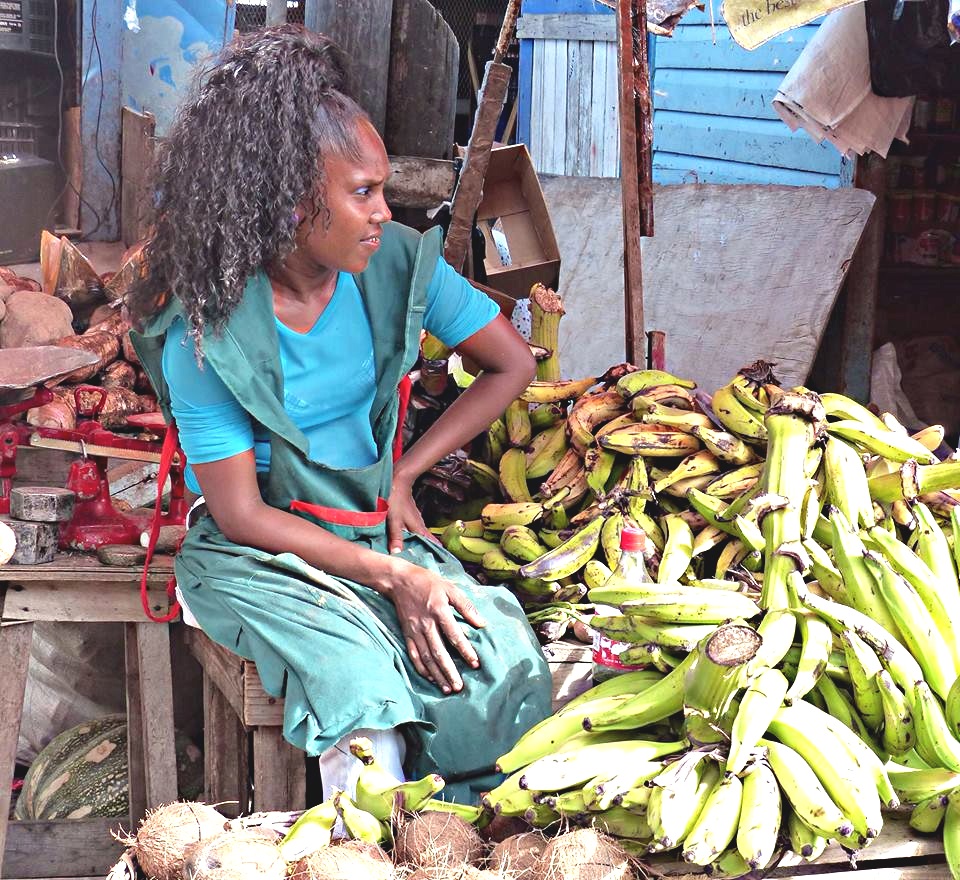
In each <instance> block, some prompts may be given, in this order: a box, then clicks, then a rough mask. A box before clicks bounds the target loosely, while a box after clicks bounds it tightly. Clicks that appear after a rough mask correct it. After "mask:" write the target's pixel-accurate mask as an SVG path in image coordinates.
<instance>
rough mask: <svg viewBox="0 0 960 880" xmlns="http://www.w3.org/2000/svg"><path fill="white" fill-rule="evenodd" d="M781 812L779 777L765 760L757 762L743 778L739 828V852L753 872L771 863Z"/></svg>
mask: <svg viewBox="0 0 960 880" xmlns="http://www.w3.org/2000/svg"><path fill="white" fill-rule="evenodd" d="M728 763H729V762H728ZM782 810H783V805H782V799H781V795H780V786H779V784H778V783H777V777H776V776H775V775H774V773H773V770H772V769H771V768H770V765H769V764H768V763H767V762H766V761H765V760H759V761H754V762H753V763H752V764H751V765H750V766H749V767H747V768H746V770H745V772H744V774H743V804H742V807H741V811H740V824H739V827H738V828H737V851H738V852H739V853H740V855H741V856H743V858H744V861H746V863H747V865H748V867H749V868H750V870H753V871H758V870H762V869H763V868H765V867H766V866H767V865H768V864H770V862H771V861H772V859H773V856H774V854H775V853H776V851H777V837H778V835H779V833H780V820H781V817H782Z"/></svg>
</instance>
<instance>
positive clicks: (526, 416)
mask: <svg viewBox="0 0 960 880" xmlns="http://www.w3.org/2000/svg"><path fill="white" fill-rule="evenodd" d="M503 420H504V422H505V423H506V425H507V439H508V441H509V443H510V445H511V446H517V447H519V448H521V449H522V448H523V447H525V446H527V445H528V444H529V443H530V439H531V437H532V436H533V428H532V427H531V425H530V406H529V404H527V402H526V401H525V400H514V401H511V402H510V403H509V404H508V405H507V411H506V412H505V413H504V414H503Z"/></svg>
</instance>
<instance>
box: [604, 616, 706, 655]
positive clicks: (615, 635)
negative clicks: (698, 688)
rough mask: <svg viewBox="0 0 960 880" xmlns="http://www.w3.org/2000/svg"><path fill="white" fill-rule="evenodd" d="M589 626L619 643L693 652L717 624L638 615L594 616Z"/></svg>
mask: <svg viewBox="0 0 960 880" xmlns="http://www.w3.org/2000/svg"><path fill="white" fill-rule="evenodd" d="M590 627H591V629H595V630H597V631H598V632H601V633H603V634H604V635H605V636H608V637H609V638H611V639H614V640H616V641H618V642H629V643H631V644H642V645H656V646H657V647H659V648H665V649H667V650H671V651H684V652H689V651H692V650H693V649H694V648H696V646H697V645H698V644H699V643H700V642H701V641H702V640H703V639H704V638H706V637H707V636H708V635H710V633H711V632H713V630H715V629H716V628H717V627H716V624H712V623H704V624H689V623H685V624H673V623H666V622H664V621H662V620H654V619H652V618H647V617H642V616H640V615H637V614H615V615H599V614H598V615H595V616H594V617H592V618H590Z"/></svg>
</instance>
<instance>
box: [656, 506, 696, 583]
mask: <svg viewBox="0 0 960 880" xmlns="http://www.w3.org/2000/svg"><path fill="white" fill-rule="evenodd" d="M663 524H664V527H665V529H666V533H667V541H666V544H665V545H664V548H663V553H662V555H661V556H660V566H659V568H658V569H657V583H660V584H663V583H670V582H675V581H680V580H681V579H682V578H683V576H684V574H685V573H686V571H687V569H688V568H689V566H690V561H691V560H692V559H693V530H692V529H691V528H690V526H689V525H688V524H687V522H686V520H684V519H683V517H681V516H679V515H678V514H668V515H667V516H665V517H664V518H663Z"/></svg>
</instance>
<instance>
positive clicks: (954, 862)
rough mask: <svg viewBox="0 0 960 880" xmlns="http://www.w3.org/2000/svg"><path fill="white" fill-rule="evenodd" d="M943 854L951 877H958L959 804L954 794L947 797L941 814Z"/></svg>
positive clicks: (959, 870) (959, 849)
mask: <svg viewBox="0 0 960 880" xmlns="http://www.w3.org/2000/svg"><path fill="white" fill-rule="evenodd" d="M943 853H944V856H946V860H947V868H948V869H949V871H950V876H951V877H960V803H958V802H957V797H956V795H955V794H951V795H950V796H949V801H948V802H947V809H946V812H945V813H944V814H943Z"/></svg>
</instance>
